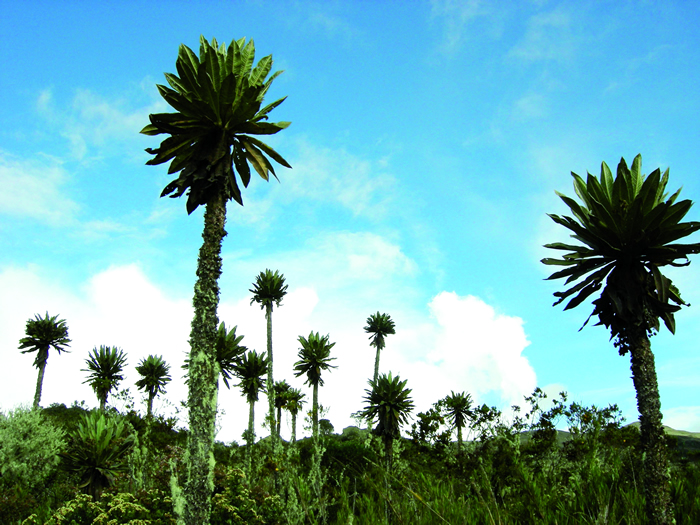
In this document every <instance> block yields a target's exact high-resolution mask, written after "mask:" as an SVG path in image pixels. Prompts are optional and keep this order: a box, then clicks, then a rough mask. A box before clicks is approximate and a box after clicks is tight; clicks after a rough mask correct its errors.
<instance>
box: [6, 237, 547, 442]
mask: <svg viewBox="0 0 700 525" xmlns="http://www.w3.org/2000/svg"><path fill="white" fill-rule="evenodd" d="M310 247H311V249H309V250H308V252H302V251H299V252H290V253H286V254H278V255H277V257H276V261H274V262H275V263H278V264H279V268H280V269H281V270H282V271H283V273H285V275H286V276H287V279H288V283H289V284H290V288H289V293H288V295H287V296H286V297H285V298H284V301H283V305H282V306H281V307H279V308H275V310H274V313H273V333H274V346H273V348H274V357H275V378H276V379H286V380H287V381H288V382H290V383H291V384H293V385H294V386H296V387H301V388H302V390H304V391H306V392H307V395H308V397H310V396H311V389H310V388H308V387H307V386H306V385H303V383H304V381H305V378H304V377H301V378H297V377H295V376H294V374H293V365H294V362H295V361H296V360H297V353H298V350H299V344H298V341H297V339H298V337H299V335H308V333H309V332H310V331H312V330H313V331H319V332H320V333H321V334H329V335H330V339H331V341H333V342H336V346H335V347H334V349H333V353H332V355H333V356H334V357H336V358H337V360H336V361H335V362H334V364H336V365H338V368H337V369H334V370H332V371H331V372H330V373H328V374H325V375H324V379H325V386H323V387H322V388H321V392H320V401H321V403H322V404H323V405H325V406H327V407H330V412H329V415H328V417H329V418H330V420H331V421H332V422H333V424H334V425H336V428H337V429H338V430H340V429H342V428H343V427H344V426H347V425H350V424H353V420H352V419H351V417H350V414H351V413H352V412H355V411H357V410H359V409H360V408H361V407H362V396H363V395H364V390H365V388H367V378H369V377H370V376H371V374H372V371H373V366H374V356H375V351H374V349H373V348H371V347H370V346H369V341H368V337H367V334H366V333H365V332H364V330H363V327H364V325H365V320H366V318H367V316H368V315H370V314H371V313H373V312H375V311H376V310H381V311H385V312H387V313H389V314H390V315H391V316H392V318H393V319H394V320H395V322H396V324H397V334H396V335H394V336H391V337H390V338H389V339H388V340H387V348H386V350H385V351H384V355H383V356H382V358H381V366H380V369H381V371H382V373H385V372H388V371H392V372H393V373H394V374H399V375H401V377H403V378H406V379H408V381H409V383H408V386H409V387H410V388H413V390H414V399H415V400H416V406H417V408H418V409H419V410H425V409H427V408H428V407H429V406H430V404H432V403H433V402H435V401H437V400H438V399H440V398H441V397H444V396H445V395H447V394H448V393H449V390H450V389H454V390H455V391H461V390H466V391H468V392H470V393H472V395H473V396H475V397H476V398H477V399H480V398H481V397H482V396H484V395H487V394H489V393H490V394H494V393H495V395H496V396H497V397H498V398H500V399H502V400H504V401H505V402H507V403H510V402H511V401H513V400H517V401H519V400H520V399H521V396H522V395H524V394H527V393H529V392H531V391H532V388H533V386H534V382H535V377H534V371H533V370H532V368H531V366H530V365H529V364H528V362H527V359H526V358H525V357H524V356H523V355H522V354H523V350H524V349H525V347H526V346H527V344H528V342H527V338H526V336H525V333H524V330H523V322H522V320H521V319H519V318H516V317H510V316H507V315H503V314H500V313H498V312H496V310H495V309H494V308H493V307H491V306H489V305H487V304H486V303H485V302H483V301H482V300H480V299H478V298H475V297H469V296H468V297H460V296H458V295H456V294H454V293H447V292H442V293H440V294H438V295H437V296H435V297H434V298H433V299H432V300H431V301H430V302H429V304H427V305H426V304H425V303H423V304H420V303H417V302H416V301H414V300H402V295H405V297H409V298H411V297H413V296H415V293H413V294H412V293H410V291H409V290H408V288H410V286H411V279H412V275H413V273H414V272H415V270H416V268H415V264H414V263H413V262H412V261H411V260H410V259H409V258H407V257H406V256H405V255H404V254H403V253H402V252H401V250H400V247H399V246H397V245H396V244H393V243H391V242H389V241H388V240H386V239H384V238H382V237H380V236H377V235H374V234H367V233H349V232H342V233H338V234H336V235H330V234H329V235H326V236H320V237H319V238H317V239H315V240H313V241H312V242H310ZM304 253H306V255H304ZM268 262H270V261H264V262H262V261H251V260H249V259H247V260H245V261H242V260H239V261H234V262H233V263H231V264H229V263H230V262H229V261H227V262H226V263H225V264H226V265H228V267H229V270H228V275H236V279H238V280H239V281H240V280H241V275H246V276H249V277H247V278H246V279H247V281H248V282H250V283H252V281H253V279H254V276H255V275H256V274H257V272H258V271H260V270H262V269H264V268H265V267H266V266H268V267H270V265H269V264H266V263H268ZM231 266H233V268H230V267H231ZM244 267H245V268H246V271H245V272H241V270H242V268H244ZM272 267H273V268H277V264H275V265H272ZM253 268H254V269H255V270H254V271H251V270H253ZM224 275H227V274H226V273H225V274H224ZM314 277H315V279H314ZM60 282H61V281H60V277H59V276H58V275H52V274H51V273H50V272H48V271H46V270H44V269H41V268H37V267H24V268H6V269H5V270H3V271H2V272H1V273H0V286H1V287H2V289H3V290H5V292H6V293H4V294H3V295H2V297H1V298H0V345H1V346H2V347H4V348H7V349H8V351H7V356H6V359H7V366H6V367H4V368H3V370H4V372H2V373H3V374H4V375H3V377H2V380H1V381H0V385H2V386H1V387H0V388H1V389H2V399H3V403H4V408H8V407H12V406H14V405H16V404H18V403H20V402H26V401H27V400H28V399H31V396H32V394H33V389H34V381H35V377H36V376H35V375H34V373H35V371H34V369H33V368H31V362H32V360H31V357H30V356H25V355H21V354H20V353H19V352H18V351H12V349H13V348H16V347H17V341H18V340H19V338H21V337H22V334H23V330H24V324H25V322H26V320H27V319H28V318H30V317H32V316H33V315H34V314H35V313H41V314H43V312H44V311H46V310H48V311H49V313H51V315H54V314H56V313H59V314H60V315H61V318H65V319H66V320H67V322H68V326H69V328H70V335H71V338H72V339H73V342H72V344H71V350H72V353H70V354H65V355H61V356H54V355H52V356H51V357H50V358H49V368H48V369H47V375H46V379H45V385H44V396H43V404H45V405H48V404H50V403H52V402H63V403H66V404H70V403H71V402H72V401H73V400H82V399H85V400H86V401H87V402H88V404H91V405H94V404H96V401H95V399H94V394H93V393H92V392H91V391H90V390H89V388H88V387H87V385H83V384H82V381H83V380H84V375H85V374H84V373H83V372H81V371H80V369H81V368H84V359H85V358H86V356H87V354H88V352H89V350H90V349H92V348H93V347H95V346H99V345H100V344H105V345H112V346H119V347H121V348H123V349H124V350H125V351H126V352H127V354H128V359H129V366H128V368H127V371H126V380H125V382H124V383H123V385H122V387H131V389H132V392H133V391H134V390H135V389H134V386H133V384H134V382H135V380H136V377H137V375H136V372H135V370H134V366H135V365H136V364H137V363H138V361H139V360H140V359H141V358H143V357H146V356H147V355H148V354H151V353H153V354H161V355H163V356H164V357H165V359H166V360H167V361H168V362H169V363H170V364H171V365H172V367H173V369H172V370H173V374H172V376H173V382H172V383H171V385H170V386H169V388H168V395H167V398H168V399H169V400H170V401H171V402H173V403H174V404H178V403H179V401H181V400H185V399H186V397H187V392H186V389H185V387H184V382H183V381H182V376H181V369H180V367H181V365H182V363H183V360H184V358H185V355H186V353H187V352H188V350H189V347H188V343H187V341H188V337H189V329H190V320H191V316H192V307H191V299H190V298H189V297H172V296H169V295H168V293H166V292H165V291H164V290H163V289H161V288H159V287H158V286H156V285H155V284H154V283H153V281H152V280H151V279H149V277H148V276H146V275H145V274H144V272H143V271H142V270H141V268H140V267H139V266H138V265H136V264H130V265H124V266H114V267H110V268H107V269H104V270H102V271H100V272H98V273H96V274H95V275H93V276H90V277H89V278H87V279H86V281H85V282H84V284H83V285H82V286H79V287H77V288H72V289H70V290H69V289H66V288H64V287H63V286H61V284H60ZM397 283H403V284H404V285H405V288H402V291H401V293H398V292H396V291H393V292H392V291H391V290H392V288H394V287H396V286H397ZM414 284H415V283H414ZM248 287H249V286H246V288H245V289H241V288H240V287H239V288H238V289H237V291H235V292H231V291H230V286H229V285H227V284H226V282H225V279H223V280H222V299H221V303H220V307H219V317H220V319H221V320H222V321H225V322H226V324H227V326H229V327H232V326H234V325H237V326H238V333H239V334H240V335H244V336H245V338H244V340H243V343H244V344H245V345H246V346H248V347H249V348H254V349H256V350H258V351H264V350H265V348H266V336H265V317H264V312H262V311H261V310H260V308H259V306H258V305H257V304H253V305H251V304H250V293H249V292H248V291H247V288H248ZM9 298H12V300H10V299H9ZM426 309H427V310H426ZM426 312H427V314H428V315H426ZM29 378H31V379H29ZM137 397H138V396H137ZM219 406H220V407H221V408H222V409H223V410H224V411H225V412H226V415H225V416H223V418H222V419H221V432H220V433H219V436H218V438H219V439H223V440H227V441H230V440H232V439H236V440H240V435H241V433H242V432H243V430H244V429H245V426H246V418H245V414H247V407H246V404H245V399H244V398H243V397H242V396H241V395H240V393H239V392H238V389H237V388H233V389H232V390H231V391H227V390H226V389H224V388H223V387H222V389H221V391H220V397H219ZM258 406H259V408H258V410H259V411H258V414H259V416H258V417H257V419H258V421H259V422H260V421H262V416H261V415H260V414H262V413H263V411H264V410H265V409H264V406H265V405H264V403H261V404H260V405H258ZM301 426H302V425H301V424H300V431H301ZM258 431H259V432H263V431H262V429H261V428H260V427H258ZM283 432H284V431H283ZM287 432H288V429H287Z"/></svg>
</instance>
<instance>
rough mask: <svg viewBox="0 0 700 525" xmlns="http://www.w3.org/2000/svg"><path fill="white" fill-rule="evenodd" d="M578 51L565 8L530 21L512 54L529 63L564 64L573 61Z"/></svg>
mask: <svg viewBox="0 0 700 525" xmlns="http://www.w3.org/2000/svg"><path fill="white" fill-rule="evenodd" d="M576 50H577V38H576V36H575V34H574V30H573V25H572V16H571V14H570V13H569V12H568V11H567V10H566V9H565V8H563V7H561V6H557V7H556V8H555V9H553V10H552V11H548V12H542V13H537V14H536V15H533V16H531V17H530V18H529V19H528V21H527V25H526V30H525V34H524V36H523V38H522V39H521V41H520V42H518V43H517V44H516V45H515V46H514V47H513V48H512V49H511V50H510V52H509V55H510V56H512V57H514V58H517V59H520V60H524V61H526V62H534V61H540V60H554V61H565V60H569V59H571V58H573V57H574V55H575V53H576Z"/></svg>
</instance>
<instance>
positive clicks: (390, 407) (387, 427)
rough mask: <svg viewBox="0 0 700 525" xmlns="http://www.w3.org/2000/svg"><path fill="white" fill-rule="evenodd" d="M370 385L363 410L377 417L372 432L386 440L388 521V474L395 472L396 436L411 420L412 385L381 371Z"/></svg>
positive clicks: (368, 416)
mask: <svg viewBox="0 0 700 525" xmlns="http://www.w3.org/2000/svg"><path fill="white" fill-rule="evenodd" d="M369 386H370V387H371V388H370V389H367V390H365V394H366V395H365V397H364V398H363V399H364V400H365V401H366V402H367V404H366V405H365V407H364V408H363V410H362V412H361V414H362V415H363V416H364V417H365V418H366V419H367V420H369V421H373V420H375V419H376V420H377V428H375V429H374V430H373V431H372V432H373V433H374V435H376V436H379V437H380V438H381V439H382V441H384V454H385V456H386V458H385V459H386V475H385V477H384V484H385V485H384V486H385V489H386V494H387V500H385V502H384V513H385V515H386V522H387V523H391V515H390V514H389V502H390V500H391V491H390V486H389V475H390V474H393V472H392V471H393V459H394V440H395V439H398V438H400V437H401V425H404V424H406V423H408V417H409V416H410V414H411V411H412V410H413V408H414V406H413V400H412V399H411V389H410V388H406V380H404V381H401V378H400V377H399V376H393V377H392V375H391V372H389V375H386V374H382V375H380V376H379V377H378V378H377V379H376V380H370V381H369Z"/></svg>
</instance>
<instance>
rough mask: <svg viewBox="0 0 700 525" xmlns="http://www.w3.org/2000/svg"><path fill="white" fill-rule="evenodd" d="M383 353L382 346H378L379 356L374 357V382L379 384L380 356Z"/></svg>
mask: <svg viewBox="0 0 700 525" xmlns="http://www.w3.org/2000/svg"><path fill="white" fill-rule="evenodd" d="M381 352H382V345H381V344H377V354H376V355H375V357H374V382H375V383H376V382H377V378H378V377H379V354H380V353H381Z"/></svg>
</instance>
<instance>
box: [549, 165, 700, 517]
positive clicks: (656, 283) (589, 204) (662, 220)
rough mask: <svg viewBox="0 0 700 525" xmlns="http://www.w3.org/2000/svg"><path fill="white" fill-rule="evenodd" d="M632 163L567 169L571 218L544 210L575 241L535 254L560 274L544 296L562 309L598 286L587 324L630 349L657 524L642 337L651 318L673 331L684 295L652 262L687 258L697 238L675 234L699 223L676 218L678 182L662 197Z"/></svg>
mask: <svg viewBox="0 0 700 525" xmlns="http://www.w3.org/2000/svg"><path fill="white" fill-rule="evenodd" d="M641 170H642V157H641V155H637V156H636V157H635V159H634V162H633V163H632V166H631V168H628V166H627V164H626V163H625V160H624V159H621V160H620V164H619V165H618V167H617V175H616V177H615V178H614V179H613V176H612V174H611V172H610V169H609V168H608V166H607V165H606V164H605V162H603V164H602V167H601V172H600V178H597V177H595V176H593V175H591V174H588V178H587V180H585V181H584V180H583V179H582V178H581V177H579V176H578V175H576V174H575V173H572V176H573V177H574V190H575V191H576V194H577V195H578V197H579V199H580V201H581V202H580V203H579V202H576V201H575V200H574V199H571V198H569V197H567V196H565V195H562V194H560V193H557V194H558V195H559V197H561V199H562V200H563V201H564V203H566V205H567V206H568V207H569V208H570V209H571V213H572V215H573V217H569V216H559V215H554V214H550V215H549V216H550V217H551V218H552V220H554V222H556V223H557V224H560V225H562V226H564V227H565V228H567V229H569V230H571V231H572V232H573V234H572V235H571V237H573V238H574V239H576V240H577V241H579V242H580V243H581V244H564V243H560V242H557V243H552V244H547V245H545V247H547V248H551V249H553V250H562V251H564V252H566V253H565V254H564V255H563V256H562V257H561V258H545V259H542V262H543V263H544V264H548V265H555V266H560V267H563V268H562V269H561V270H560V271H557V272H555V273H553V274H552V275H551V276H549V279H561V278H566V283H565V284H566V285H567V286H568V285H571V286H570V287H568V288H567V289H566V290H564V291H562V292H556V293H555V294H554V295H555V296H556V297H558V298H559V300H558V301H557V302H556V303H554V304H555V305H557V304H559V303H561V302H562V301H564V300H566V299H569V298H570V299H569V300H568V303H567V304H566V307H565V308H564V309H565V310H568V309H570V308H574V307H576V306H578V305H579V304H581V303H582V302H583V301H584V300H585V299H586V298H587V297H589V296H591V295H593V294H596V295H597V292H599V291H600V295H598V297H597V298H596V299H595V300H594V301H593V306H594V308H593V312H592V313H591V315H590V316H589V317H588V319H590V318H591V317H592V316H597V317H598V323H597V324H598V325H605V326H606V327H607V328H609V329H610V333H611V339H613V338H614V339H615V346H616V347H617V348H618V350H619V353H620V355H625V354H626V353H628V352H629V354H630V358H631V370H632V380H633V382H634V388H635V390H636V392H637V407H638V409H639V420H640V424H641V439H642V446H643V448H644V466H643V469H644V494H645V498H646V511H647V515H648V519H649V523H653V524H667V523H672V522H673V510H672V505H671V499H670V493H669V490H670V488H669V472H668V459H667V455H666V445H665V440H664V433H663V426H662V423H661V420H662V414H661V400H660V397H659V388H658V383H657V379H656V367H655V364H654V354H653V353H652V351H651V344H650V342H649V336H651V335H653V334H655V333H656V332H657V331H658V330H659V319H662V320H663V321H664V324H665V325H666V327H667V328H668V329H669V330H670V331H671V333H674V332H675V320H674V313H675V312H677V311H678V310H680V307H681V305H685V304H686V303H685V302H684V301H683V300H682V299H681V296H680V292H679V290H678V288H676V287H675V286H674V285H673V284H672V283H671V280H670V279H669V278H668V277H666V276H665V275H663V274H662V273H661V270H660V269H661V267H663V266H668V265H670V266H687V265H688V264H690V260H689V259H688V255H690V254H695V253H698V252H700V244H699V243H695V244H679V243H678V242H677V241H678V240H680V239H682V238H683V237H686V236H688V235H690V234H691V233H693V232H695V231H697V230H698V229H700V222H681V220H683V218H684V217H685V215H686V214H687V212H688V210H689V209H690V207H691V206H692V202H691V201H689V200H683V201H677V198H678V195H679V193H680V190H678V191H677V192H675V193H674V194H673V195H671V196H670V197H668V195H667V193H665V191H666V184H667V183H668V170H666V172H665V173H664V174H663V175H662V174H661V172H660V170H659V169H656V170H654V171H653V172H652V173H650V174H649V175H648V176H644V175H642V172H641ZM601 289H602V291H601ZM588 319H587V320H586V322H585V323H584V326H585V325H586V323H588ZM582 328H583V327H582Z"/></svg>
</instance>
